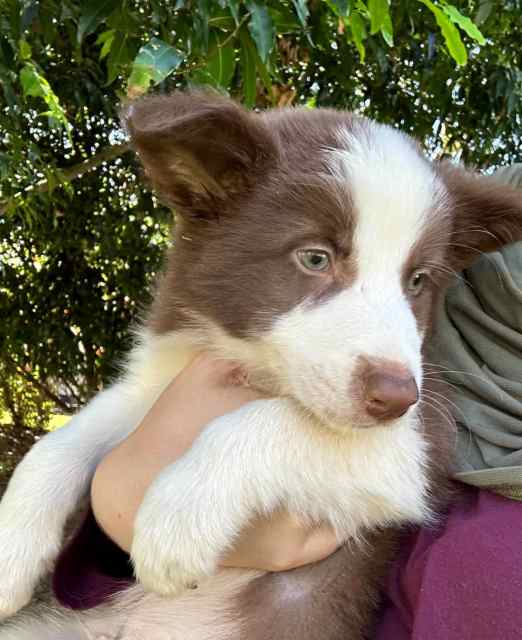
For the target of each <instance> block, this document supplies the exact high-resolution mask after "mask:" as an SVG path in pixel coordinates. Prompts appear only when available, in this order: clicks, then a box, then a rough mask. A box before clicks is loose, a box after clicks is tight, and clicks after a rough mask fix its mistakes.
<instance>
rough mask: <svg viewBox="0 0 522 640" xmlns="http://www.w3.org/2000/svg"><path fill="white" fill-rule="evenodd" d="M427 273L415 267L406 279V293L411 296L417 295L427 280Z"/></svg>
mask: <svg viewBox="0 0 522 640" xmlns="http://www.w3.org/2000/svg"><path fill="white" fill-rule="evenodd" d="M427 275H428V274H427V273H426V272H425V271H422V270H421V269H416V270H415V271H414V272H413V273H412V274H411V276H410V279H409V281H408V293H409V294H410V295H412V296H418V295H420V293H421V292H422V290H423V289H424V286H425V284H426V281H427Z"/></svg>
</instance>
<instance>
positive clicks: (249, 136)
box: [122, 91, 277, 218]
mask: <svg viewBox="0 0 522 640" xmlns="http://www.w3.org/2000/svg"><path fill="white" fill-rule="evenodd" d="M122 120H123V123H124V126H125V127H126V129H127V131H128V132H129V135H130V139H131V143H132V145H133V147H134V149H135V150H136V151H137V152H138V155H139V157H140V159H141V161H142V163H143V166H144V168H145V172H146V174H147V175H148V177H149V179H150V180H151V182H152V185H153V186H154V188H155V189H156V190H157V192H158V193H159V195H160V196H162V197H163V199H164V200H165V201H166V202H167V203H168V204H169V205H171V206H173V207H175V209H176V210H177V211H178V212H179V213H180V214H181V215H185V216H190V217H202V218H215V217H217V216H219V215H220V214H221V213H223V212H224V211H225V210H226V208H227V207H228V206H230V203H231V202H232V201H233V200H235V199H236V198H238V196H240V195H244V194H245V193H246V192H248V190H249V189H250V188H252V186H253V185H254V184H255V183H256V181H257V180H259V179H260V178H261V177H262V175H263V174H264V173H265V172H266V171H267V169H268V168H269V166H271V164H273V163H274V162H275V158H276V155H277V148H276V143H275V140H274V138H273V136H272V135H271V133H270V131H269V130H268V129H267V127H266V125H265V123H264V122H263V120H262V119H261V117H260V116H258V115H257V114H255V113H251V112H248V111H246V110H245V109H243V108H242V107H240V106H239V105H238V104H236V103H235V102H233V101H232V100H229V99H227V98H224V97H222V96H220V95H218V94H214V93H210V92H205V91H189V92H186V93H175V94H173V95H170V96H155V97H149V98H143V99H141V100H138V101H136V102H134V103H130V104H128V105H126V106H125V107H124V109H123V113H122Z"/></svg>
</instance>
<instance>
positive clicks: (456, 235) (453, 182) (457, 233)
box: [440, 164, 522, 271]
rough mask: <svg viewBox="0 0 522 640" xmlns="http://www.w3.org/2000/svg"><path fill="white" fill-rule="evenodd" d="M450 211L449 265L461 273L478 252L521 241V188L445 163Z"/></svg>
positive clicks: (442, 169)
mask: <svg viewBox="0 0 522 640" xmlns="http://www.w3.org/2000/svg"><path fill="white" fill-rule="evenodd" d="M440 171H441V174H442V177H443V180H444V182H445V184H446V186H447V188H448V191H449V194H450V199H451V205H452V211H453V233H452V237H451V247H450V260H451V266H452V268H453V269H455V270H456V271H460V270H462V269H464V268H466V267H468V266H469V265H470V264H471V263H473V262H474V261H475V260H476V259H477V258H478V257H479V255H480V254H481V253H486V252H488V251H494V250H495V249H498V248H499V247H501V246H503V245H506V244H510V243H512V242H516V241H517V240H522V189H517V188H514V187H511V186H508V185H504V184H501V183H500V182H499V181H497V179H495V178H494V177H491V176H482V175H479V174H475V173H472V172H470V171H466V170H464V169H461V168H457V167H454V166H451V165H449V164H444V165H442V166H441V167H440Z"/></svg>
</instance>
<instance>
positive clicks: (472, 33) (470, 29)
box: [443, 4, 486, 45]
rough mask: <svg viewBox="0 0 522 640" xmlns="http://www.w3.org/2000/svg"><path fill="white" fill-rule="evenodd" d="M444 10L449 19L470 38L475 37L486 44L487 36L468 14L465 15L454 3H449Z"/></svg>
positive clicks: (474, 38)
mask: <svg viewBox="0 0 522 640" xmlns="http://www.w3.org/2000/svg"><path fill="white" fill-rule="evenodd" d="M443 11H444V13H445V14H446V15H447V16H448V17H449V19H450V20H451V21H452V22H454V23H455V24H456V25H458V26H459V27H460V28H461V29H462V31H465V32H466V33H467V34H468V36H469V37H470V38H473V40H476V41H477V42H478V43H479V44H482V45H484V44H486V38H484V36H483V35H482V33H481V31H480V29H479V28H478V27H477V25H476V24H474V23H473V22H472V21H471V20H470V19H469V18H468V17H467V16H463V15H462V13H460V11H459V10H458V9H457V7H455V6H453V5H452V4H448V5H445V6H444V7H443Z"/></svg>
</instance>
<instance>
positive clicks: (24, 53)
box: [18, 40, 33, 60]
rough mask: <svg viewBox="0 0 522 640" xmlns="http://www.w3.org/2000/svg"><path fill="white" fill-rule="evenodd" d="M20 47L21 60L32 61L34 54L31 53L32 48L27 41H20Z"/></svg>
mask: <svg viewBox="0 0 522 640" xmlns="http://www.w3.org/2000/svg"><path fill="white" fill-rule="evenodd" d="M18 47H19V51H20V60H30V59H31V57H32V55H33V52H32V51H31V46H30V44H29V43H28V42H27V40H20V41H19V43H18Z"/></svg>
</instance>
